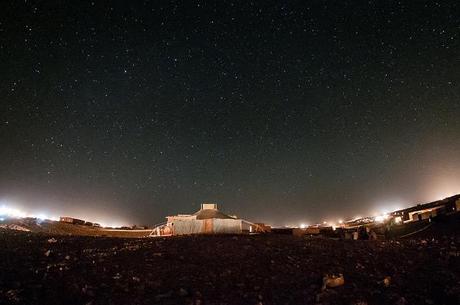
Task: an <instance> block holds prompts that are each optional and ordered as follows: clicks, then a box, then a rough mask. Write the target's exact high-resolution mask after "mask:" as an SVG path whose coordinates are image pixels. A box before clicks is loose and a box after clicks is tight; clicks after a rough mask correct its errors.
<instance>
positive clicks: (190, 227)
mask: <svg viewBox="0 0 460 305" xmlns="http://www.w3.org/2000/svg"><path fill="white" fill-rule="evenodd" d="M172 228H173V235H189V234H200V233H203V232H204V221H203V220H197V219H187V220H175V221H174V222H173V225H172Z"/></svg>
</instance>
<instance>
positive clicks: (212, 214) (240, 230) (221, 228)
mask: <svg viewBox="0 0 460 305" xmlns="http://www.w3.org/2000/svg"><path fill="white" fill-rule="evenodd" d="M166 218H167V222H166V224H164V225H162V226H160V227H157V228H155V229H154V230H153V232H152V235H154V236H164V235H190V234H244V233H250V232H253V231H254V229H255V225H254V224H253V223H251V222H248V221H246V220H243V219H239V218H237V217H235V216H230V215H227V214H224V213H222V212H221V211H219V210H218V209H217V204H213V203H203V204H202V205H201V209H200V210H199V211H198V212H196V213H194V214H192V215H188V214H187V215H184V214H179V215H176V216H168V217H166Z"/></svg>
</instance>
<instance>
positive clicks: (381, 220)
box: [374, 214, 388, 222]
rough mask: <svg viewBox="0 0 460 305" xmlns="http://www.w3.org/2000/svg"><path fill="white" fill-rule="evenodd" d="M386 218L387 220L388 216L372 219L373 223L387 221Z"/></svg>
mask: <svg viewBox="0 0 460 305" xmlns="http://www.w3.org/2000/svg"><path fill="white" fill-rule="evenodd" d="M387 218H388V215H386V214H383V215H378V216H375V217H374V221H376V222H384V221H385V220H387Z"/></svg>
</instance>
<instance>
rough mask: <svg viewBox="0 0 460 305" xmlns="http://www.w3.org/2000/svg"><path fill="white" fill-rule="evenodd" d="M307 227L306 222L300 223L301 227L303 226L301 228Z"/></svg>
mask: <svg viewBox="0 0 460 305" xmlns="http://www.w3.org/2000/svg"><path fill="white" fill-rule="evenodd" d="M306 227H308V225H307V224H304V223H301V224H300V228H301V229H305V228H306Z"/></svg>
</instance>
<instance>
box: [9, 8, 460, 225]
mask: <svg viewBox="0 0 460 305" xmlns="http://www.w3.org/2000/svg"><path fill="white" fill-rule="evenodd" d="M9 2H10V3H7V2H4V3H2V10H1V12H0V80H1V82H0V93H1V95H0V96H1V97H0V200H2V201H3V202H14V203H16V204H17V205H20V206H23V207H25V208H28V209H32V210H43V209H47V210H48V211H50V212H52V213H58V214H71V215H75V216H84V217H86V218H88V219H96V220H98V219H114V220H119V221H123V222H128V223H139V224H141V223H145V224H154V223H158V222H161V221H163V219H164V216H166V215H168V214H175V213H191V212H194V211H195V210H197V209H198V208H199V204H200V203H201V202H203V201H210V202H216V203H218V204H219V205H220V208H221V209H222V210H223V211H225V212H229V213H232V214H237V215H240V216H243V217H246V218H248V219H249V220H254V221H265V222H268V223H273V224H279V225H283V224H292V223H295V224H297V223H298V222H307V223H311V222H315V221H323V220H331V219H332V220H333V219H337V217H341V218H347V217H353V216H356V215H357V214H366V213H373V212H375V211H377V210H379V209H383V208H386V209H392V208H396V207H401V206H405V205H411V204H415V203H419V202H426V201H428V200H434V199H437V198H440V197H443V196H447V195H449V194H453V193H460V84H459V81H460V5H459V4H458V1H450V2H449V1H440V2H439V3H436V2H434V1H413V0H411V1H390V0H385V1H318V0H314V1H268V0H265V1H260V2H254V1H241V2H235V1H209V2H205V1H191V0H190V1H144V3H142V2H141V1H124V2H122V1H94V2H84V1H51V0H50V1H9Z"/></svg>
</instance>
